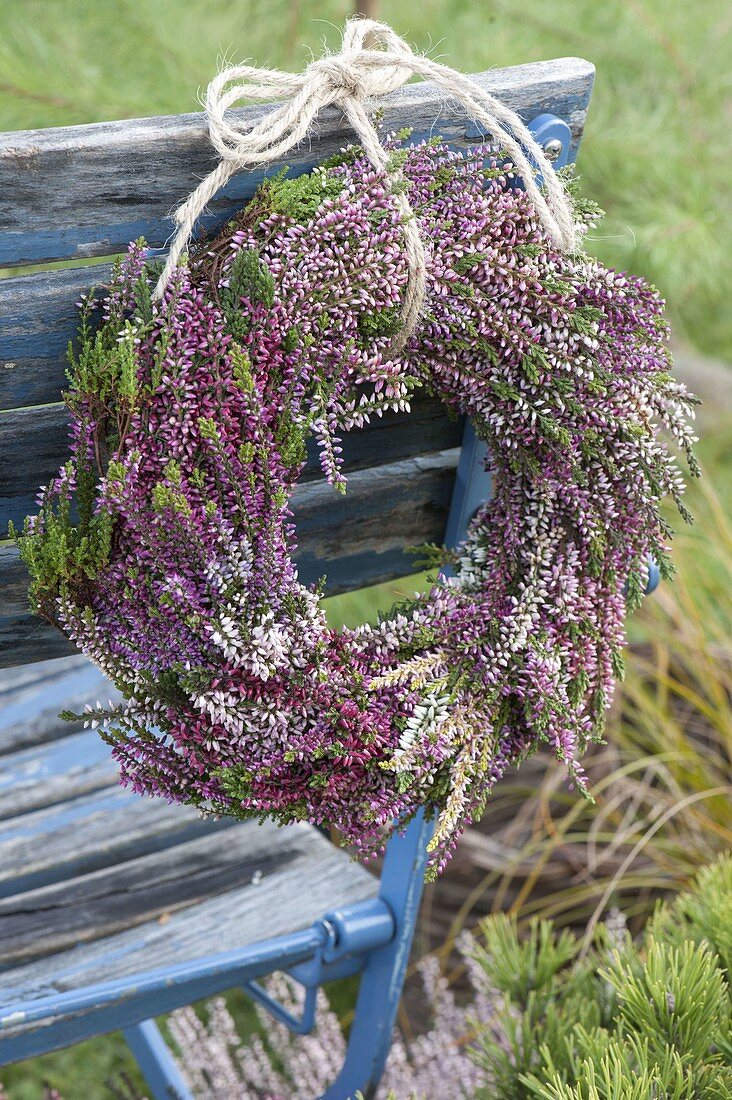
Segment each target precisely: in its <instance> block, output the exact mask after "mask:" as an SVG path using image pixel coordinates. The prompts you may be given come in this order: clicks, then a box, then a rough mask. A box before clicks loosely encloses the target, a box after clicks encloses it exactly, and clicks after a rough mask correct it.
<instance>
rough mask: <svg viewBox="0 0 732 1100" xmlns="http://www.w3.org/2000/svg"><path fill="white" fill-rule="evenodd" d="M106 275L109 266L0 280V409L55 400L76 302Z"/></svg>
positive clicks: (75, 322) (75, 327)
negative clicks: (0, 333) (0, 323)
mask: <svg viewBox="0 0 732 1100" xmlns="http://www.w3.org/2000/svg"><path fill="white" fill-rule="evenodd" d="M109 273H110V265H109V264H98V265H97V264H95V265H94V266H86V267H73V268H66V269H62V270H60V271H43V272H38V273H37V274H35V275H24V276H22V277H17V278H14V279H0V317H2V319H3V323H2V335H1V336H0V409H19V408H22V407H23V406H24V405H43V404H46V403H48V402H52V401H59V400H60V397H61V391H62V390H63V389H64V388H65V387H66V385H67V382H66V377H65V371H66V366H67V359H66V349H67V347H68V343H69V340H75V339H76V336H77V333H78V329H79V311H78V309H77V307H76V303H77V302H78V300H79V297H80V296H81V295H82V294H86V293H88V292H89V291H90V290H91V288H92V287H100V288H101V287H102V286H103V285H104V284H105V283H107V282H108V280H109Z"/></svg>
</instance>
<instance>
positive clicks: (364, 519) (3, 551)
mask: <svg viewBox="0 0 732 1100" xmlns="http://www.w3.org/2000/svg"><path fill="white" fill-rule="evenodd" d="M458 455H459V451H458V450H456V449H451V450H449V451H444V452H439V453H437V454H432V455H425V456H422V457H419V458H412V459H405V460H404V461H401V462H395V463H391V464H389V465H388V466H380V467H375V468H371V469H367V470H357V471H355V472H354V473H352V474H351V475H350V476H349V479H348V492H347V493H346V495H345V497H340V496H339V495H338V494H336V493H335V491H334V490H333V489H331V488H330V486H328V485H326V484H324V483H322V482H320V483H319V482H314V483H311V484H309V485H302V486H299V487H298V488H297V490H296V491H295V494H294V495H293V498H292V503H293V508H294V510H295V520H296V523H297V527H298V530H299V533H300V539H299V542H300V549H299V552H298V554H297V560H298V562H299V564H300V570H301V577H302V580H303V581H304V582H305V583H311V582H312V581H316V580H318V578H319V577H320V576H322V574H323V573H325V574H326V575H327V577H328V578H329V580H328V585H327V589H326V590H327V592H328V593H329V594H331V595H333V594H335V593H338V592H345V591H348V590H350V589H353V588H359V587H362V586H363V585H366V584H377V583H379V582H381V581H387V580H391V579H392V578H394V577H401V576H406V575H408V574H409V573H411V572H413V571H414V565H413V559H412V557H411V556H410V555H408V554H405V553H404V550H403V547H404V546H410V545H416V544H419V543H421V542H440V541H441V540H442V539H443V537H444V533H445V523H446V520H447V513H448V510H449V507H450V498H451V494H452V486H453V482H454V479H455V469H456V467H457V460H458ZM0 582H1V587H0V667H2V666H5V667H7V666H11V665H15V664H23V663H24V662H27V661H40V660H45V659H47V658H51V657H59V656H64V655H66V654H68V653H70V652H72V651H73V650H72V648H71V646H70V645H69V643H67V642H66V641H65V639H64V638H63V637H62V636H61V635H60V634H59V633H58V632H57V631H55V630H53V629H52V628H51V627H47V626H46V625H45V624H44V623H42V622H41V621H40V620H39V619H36V618H34V617H33V616H31V614H30V613H29V611H28V610H27V606H28V604H27V584H28V578H27V573H26V570H25V566H24V565H23V563H22V562H21V561H20V559H19V558H18V552H17V550H16V549H15V547H14V546H13V545H10V544H8V543H6V544H4V545H0Z"/></svg>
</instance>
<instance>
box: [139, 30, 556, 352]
mask: <svg viewBox="0 0 732 1100" xmlns="http://www.w3.org/2000/svg"><path fill="white" fill-rule="evenodd" d="M367 39H368V44H367ZM413 75H418V76H421V77H423V78H424V79H426V80H431V81H433V82H434V83H435V84H437V85H438V86H439V87H440V88H442V89H443V90H444V91H445V92H447V93H448V95H449V96H450V97H451V98H453V99H455V100H457V101H458V102H459V103H460V104H461V105H462V107H464V109H465V111H466V113H467V114H468V115H469V116H470V118H472V119H473V120H474V121H475V122H477V123H479V124H480V125H481V126H482V127H483V128H484V129H485V131H486V132H487V133H490V134H491V135H492V136H493V138H494V139H495V140H496V141H497V142H498V144H499V145H500V146H501V147H502V148H503V149H505V151H506V152H507V153H508V154H509V156H510V157H511V160H512V162H513V164H514V166H515V167H516V169H517V170H518V171H519V173H520V174H521V176H522V178H523V182H524V187H525V189H526V192H527V194H528V195H529V197H530V198H531V201H532V202H533V205H534V209H535V210H536V212H537V215H538V217H539V218H540V220H541V222H542V224H543V225H544V227H545V228H546V230H547V232H548V233H549V235H550V236H551V237H552V238H553V240H554V241H555V243H556V244H557V245H558V247H559V248H561V249H564V250H566V251H572V250H573V248H574V247H575V245H576V229H575V224H574V218H573V215H572V208H571V205H570V202H569V199H568V197H567V194H566V192H565V190H564V188H563V186H562V184H561V182H560V180H559V178H558V177H557V174H556V172H555V171H554V168H553V167H552V164H551V162H550V161H549V160H548V158H547V156H546V154H545V153H544V151H543V149H542V148H541V146H539V145H538V144H537V142H536V141H535V140H534V138H533V136H532V134H531V132H530V131H529V129H528V128H527V127H526V126H525V125H524V123H523V122H522V121H521V119H520V118H519V116H518V115H517V114H516V112H515V111H512V110H511V109H510V108H509V107H506V106H505V105H504V104H502V103H501V102H500V101H499V100H497V99H496V98H495V97H494V96H492V95H490V93H489V92H486V91H485V90H484V89H482V88H480V87H478V85H477V84H475V83H474V82H473V81H472V80H469V79H468V77H466V76H464V75H463V74H462V73H460V72H457V71H456V70H455V69H451V68H449V67H448V66H447V65H440V64H439V63H438V62H436V61H432V60H430V59H429V58H427V57H423V56H421V55H419V54H415V53H414V52H413V50H412V49H411V47H410V46H409V45H408V43H407V42H405V41H404V39H403V38H400V37H399V35H398V34H396V33H395V31H393V30H392V29H391V27H389V26H387V25H386V24H385V23H378V22H376V21H375V20H373V19H358V18H357V19H349V20H348V22H347V23H346V26H345V30H344V32H343V48H342V50H341V52H340V53H339V54H333V55H327V56H325V57H321V58H319V59H318V60H317V61H313V62H311V63H310V65H308V67H307V68H306V69H305V71H304V72H303V73H284V72H279V71H277V70H273V69H259V68H256V67H254V66H252V65H232V66H230V67H229V68H226V69H224V70H223V71H222V72H220V73H219V74H218V75H217V76H216V77H214V79H213V80H212V81H211V83H210V84H209V86H208V90H207V92H206V116H207V118H208V127H209V134H210V137H211V143H212V144H213V146H214V148H215V149H216V151H217V152H218V154H219V156H220V157H221V160H220V162H219V164H218V165H217V167H216V168H214V170H213V172H211V173H210V174H209V175H208V176H206V178H205V179H204V180H203V181H202V182H201V183H200V184H199V186H198V187H197V188H196V190H195V191H193V192H192V194H191V195H189V197H188V198H187V199H186V201H185V202H184V203H183V204H182V205H181V206H180V207H179V208H178V210H177V211H176V212H175V215H174V216H175V220H176V222H177V223H178V229H177V231H176V234H175V237H174V238H173V241H172V244H171V247H170V252H169V253H168V259H167V262H166V264H165V267H164V268H163V271H162V274H161V275H160V278H159V280H158V283H157V286H156V287H155V292H154V297H155V298H160V297H161V295H162V294H163V291H164V290H165V287H166V286H167V284H168V280H169V279H170V276H171V274H172V272H173V269H174V268H175V266H176V265H177V263H178V261H179V259H180V257H181V255H182V253H183V252H184V251H185V249H186V246H187V244H188V242H189V240H190V238H191V234H192V232H193V228H194V226H195V223H196V221H197V219H198V218H199V217H200V215H201V214H202V213H203V211H204V210H205V208H206V206H207V204H208V203H209V202H210V200H211V199H212V198H213V197H214V195H215V194H216V193H217V192H218V191H219V190H220V189H221V188H222V187H223V186H224V185H225V184H226V183H227V182H228V181H229V180H230V179H231V177H232V176H233V175H234V174H235V173H236V172H238V171H239V169H240V168H251V167H254V166H255V165H258V164H271V163H272V162H273V161H277V160H280V159H281V158H282V157H284V155H285V154H286V153H288V152H289V151H290V149H292V148H293V147H294V146H295V145H298V144H299V143H300V142H301V141H303V139H304V138H305V137H306V136H307V133H308V131H309V130H310V127H311V126H312V124H313V122H314V121H315V119H316V118H317V116H318V113H319V112H320V111H321V110H322V108H323V107H329V106H338V107H340V108H341V109H342V110H343V112H344V113H345V115H346V117H347V119H348V122H349V123H350V125H351V127H352V128H353V129H354V130H355V132H356V134H357V135H358V138H359V141H360V143H361V146H362V148H363V151H364V153H365V154H366V156H367V157H368V159H369V161H370V162H371V164H372V165H373V166H374V168H375V169H377V171H383V172H384V173H385V174H386V175H387V176H388V177H389V178H390V181H391V183H392V185H393V184H394V183H396V182H397V181H398V180H399V179H400V176H401V173H400V172H399V170H398V169H395V168H393V167H392V166H390V158H389V154H388V153H387V151H386V150H385V149H384V147H383V146H382V144H381V142H380V140H379V135H378V133H377V131H376V129H375V127H374V124H373V123H372V122H371V120H370V119H369V117H368V114H367V110H366V105H367V103H368V102H369V101H370V100H374V99H378V98H379V97H381V96H385V95H387V94H388V93H389V92H393V91H396V89H397V88H400V87H401V86H402V85H403V84H405V83H406V82H407V81H408V80H409V78H410V77H411V76H413ZM253 99H255V100H256V99H261V100H282V102H281V103H280V104H279V106H277V107H274V108H273V110H272V111H271V112H270V113H269V114H267V115H266V116H265V117H264V118H262V119H261V120H260V121H259V122H258V123H257V124H256V125H255V126H253V127H252V128H251V129H249V130H245V131H241V130H237V129H235V128H234V127H233V126H232V125H231V124H230V123H229V122H228V121H227V118H226V112H227V110H228V109H229V108H230V107H233V106H234V104H235V103H237V102H239V101H240V100H253ZM527 152H528V153H530V155H531V157H532V159H533V161H534V164H533V165H532V164H531V161H530V160H529V157H528V155H527ZM537 169H538V170H539V171H540V172H541V174H542V177H543V180H544V187H545V192H546V193H545V194H542V192H541V190H540V189H539V186H538V185H537V183H536V179H535V173H536V171H537ZM393 197H394V201H395V203H396V204H397V207H398V209H399V211H400V213H401V215H402V220H403V223H404V247H405V254H406V258H407V264H408V272H409V278H408V282H407V288H406V292H405V297H404V302H403V305H402V312H401V330H400V332H399V334H398V336H397V337H396V339H395V341H394V346H395V348H396V349H397V350H398V349H399V348H401V347H403V346H404V344H405V343H406V341H407V340H408V339H409V337H410V335H411V334H412V332H413V331H414V329H415V326H416V325H417V322H418V320H419V315H420V311H421V309H422V306H423V304H424V299H425V291H426V285H427V264H426V256H425V248H424V243H423V241H422V238H421V236H420V232H419V226H418V224H417V219H416V218H415V217H414V212H413V210H412V208H411V206H410V205H409V199H408V198H407V195H406V189H405V188H399V189H395V191H394V195H393Z"/></svg>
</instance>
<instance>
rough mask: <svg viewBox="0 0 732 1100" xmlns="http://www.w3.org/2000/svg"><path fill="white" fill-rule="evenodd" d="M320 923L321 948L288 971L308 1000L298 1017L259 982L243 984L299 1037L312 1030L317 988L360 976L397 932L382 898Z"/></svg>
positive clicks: (363, 903) (351, 907)
mask: <svg viewBox="0 0 732 1100" xmlns="http://www.w3.org/2000/svg"><path fill="white" fill-rule="evenodd" d="M387 858H388V857H387ZM392 858H393V855H392ZM382 889H383V880H382ZM320 923H321V925H322V927H323V931H324V933H325V937H324V940H323V944H322V946H321V947H320V948H319V949H318V951H317V952H316V953H315V955H314V956H313V958H312V959H310V960H309V961H308V962H307V963H302V964H301V965H300V966H297V967H293V968H291V969H290V971H289V973H290V976H291V977H293V978H295V979H296V980H297V981H298V982H299V983H300V985H302V986H303V988H304V990H305V1001H304V1004H303V1007H302V1011H301V1014H300V1016H299V1017H298V1016H295V1015H294V1014H293V1013H292V1012H290V1011H289V1009H287V1008H285V1007H284V1005H282V1004H280V1002H279V1001H277V1000H275V998H274V997H272V996H271V995H270V994H269V993H268V992H267V990H266V989H263V988H262V986H261V985H259V984H258V983H257V982H255V981H250V982H246V983H245V985H244V989H245V990H246V992H247V993H248V994H249V996H250V997H252V998H253V999H254V1000H256V1001H258V1002H259V1003H260V1004H261V1005H263V1006H264V1007H265V1008H266V1009H267V1010H268V1011H269V1012H270V1013H271V1014H272V1015H273V1016H274V1017H275V1018H276V1019H278V1020H279V1021H280V1022H281V1023H283V1024H285V1026H286V1027H288V1028H289V1029H290V1031H292V1032H294V1033H295V1034H296V1035H307V1033H308V1032H309V1031H312V1028H313V1025H314V1023H315V1007H316V999H317V992H318V988H319V987H320V986H321V985H323V983H324V982H326V981H335V979H336V978H342V977H345V976H346V974H349V973H357V972H358V970H360V969H361V967H362V965H363V960H364V958H365V957H367V956H368V955H369V953H370V952H372V951H374V950H375V949H376V948H378V947H382V946H386V945H387V944H389V943H390V942H391V941H392V940H393V939H394V937H395V934H397V932H398V930H397V925H396V922H395V919H394V914H393V912H392V910H391V909H390V908H389V906H388V905H387V904H386V902H385V900H384V898H383V897H382V896H381V895H380V896H379V897H378V898H369V899H368V900H367V901H362V902H360V903H358V904H357V905H352V906H349V907H348V908H347V909H339V910H336V911H334V912H331V913H326V915H325V916H324V917H323V920H322V921H321V922H320ZM354 962H355V963H356V964H357V965H356V968H355V969H354V968H353V966H351V965H349V964H351V963H354ZM341 963H346V964H347V965H346V966H345V967H343V966H341V965H339V964H341Z"/></svg>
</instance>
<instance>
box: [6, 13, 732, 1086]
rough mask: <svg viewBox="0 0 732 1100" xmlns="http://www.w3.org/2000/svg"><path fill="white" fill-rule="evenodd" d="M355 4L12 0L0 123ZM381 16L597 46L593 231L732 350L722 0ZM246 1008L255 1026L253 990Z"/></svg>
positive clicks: (102, 1067) (388, 598)
mask: <svg viewBox="0 0 732 1100" xmlns="http://www.w3.org/2000/svg"><path fill="white" fill-rule="evenodd" d="M352 8H353V5H352V4H350V3H346V2H342V0H317V2H316V0H3V4H2V6H0V129H7V130H12V129H24V128H33V127H42V126H57V125H67V124H73V123H81V122H92V121H99V120H104V119H113V118H125V117H134V116H144V115H154V114H160V113H177V112H181V111H190V110H196V109H198V106H199V97H200V95H201V94H202V92H203V91H204V89H205V86H206V84H207V82H208V80H209V79H210V78H211V76H212V75H213V73H214V72H215V70H216V68H217V65H218V63H219V61H220V59H221V58H222V56H224V55H225V56H226V57H227V59H229V60H237V61H242V60H245V59H252V60H254V61H255V62H256V63H259V64H270V65H275V66H281V67H286V68H300V67H301V66H303V65H304V64H305V63H306V62H307V61H308V59H309V58H310V56H311V53H312V52H314V53H316V54H317V53H319V52H320V50H321V48H322V45H323V43H325V44H327V46H328V47H330V48H331V49H335V48H336V47H337V45H338V41H339V31H338V27H339V26H340V25H341V24H342V22H343V19H344V17H346V16H347V15H348V14H350V13H351V11H352ZM378 15H379V17H381V18H384V19H386V20H387V21H389V22H390V23H392V25H393V26H394V27H395V29H396V30H397V31H398V32H400V33H402V34H404V35H405V36H406V37H407V38H408V39H409V40H410V41H411V42H412V43H414V45H415V46H416V47H418V48H420V49H422V50H424V51H427V52H428V53H429V54H430V55H431V56H433V57H435V58H438V59H440V60H443V61H445V62H447V63H450V64H454V65H456V66H459V67H460V68H462V69H464V70H466V71H478V70H482V69H487V68H491V67H497V66H503V65H511V64H519V63H521V62H525V61H533V60H540V59H543V58H550V57H558V56H562V55H579V56H583V57H585V58H587V59H589V60H591V61H593V62H594V63H595V65H596V66H597V82H596V86H595V92H594V97H593V102H592V106H591V110H590V116H589V120H588V125H587V131H586V136H585V140H584V144H583V148H582V151H581V155H580V168H581V171H582V175H583V178H584V183H585V188H586V190H587V191H588V193H589V194H591V195H592V196H593V197H594V198H596V199H597V200H598V201H599V202H600V203H601V204H602V206H603V207H604V208H605V209H606V211H607V217H606V219H605V221H604V222H603V223H602V224H601V226H600V227H599V228H598V230H597V231H596V232H595V234H594V235H593V238H592V240H591V245H590V247H591V248H592V250H593V251H594V252H595V253H596V254H597V255H598V256H599V257H600V258H601V259H602V260H603V261H604V262H606V263H608V264H610V265H613V266H620V267H623V268H625V269H626V270H629V271H632V272H636V273H638V274H642V275H645V276H646V277H648V278H650V279H651V280H652V281H653V282H655V283H656V284H657V285H658V286H659V288H660V289H661V291H662V293H663V294H664V295H665V296H666V297H667V299H668V301H669V308H670V312H671V316H672V318H673V322H674V326H675V330H676V333H677V335H679V336H681V337H683V338H685V339H688V340H689V341H690V342H692V343H693V344H694V345H696V346H697V347H698V348H699V349H700V350H702V351H705V352H707V353H711V354H713V355H715V356H717V357H719V358H721V359H725V360H728V361H729V360H732V320H731V317H730V310H729V306H728V302H729V298H730V289H731V287H732V277H731V276H732V248H731V244H732V235H731V234H730V228H731V223H732V209H731V201H730V196H731V194H732V190H731V189H730V185H729V179H730V174H731V173H730V168H731V161H732V152H731V150H730V143H729V124H730V118H731V116H732V106H731V104H730V80H731V78H730V72H731V71H732V65H731V64H730V61H731V60H732V56H731V55H732V37H731V36H732V10H731V9H730V7H729V3H728V0H705V2H704V3H703V4H702V5H699V4H693V3H690V2H686V0H604V2H600V0H521V2H520V3H515V2H513V0H381V3H380V4H379V5H378ZM100 182H101V181H100ZM0 201H1V199H0ZM38 218H39V219H42V218H43V210H39V211H38ZM726 437H727V440H729V433H728V432H727V433H726ZM713 450H714V454H715V457H714V460H713V464H712V468H713V470H715V471H716V472H717V473H718V475H719V479H720V480H724V481H725V482H726V481H727V480H728V474H729V472H730V468H731V466H732V459H731V457H730V454H729V449H726V450H725V449H724V448H722V449H721V450H720V447H719V446H717V447H716V448H714V449H713ZM710 457H711V456H710ZM415 581H416V579H415ZM413 587H414V585H413V584H412V582H411V581H401V582H399V583H396V584H391V585H386V586H380V587H379V588H378V589H376V590H365V591H364V592H363V593H356V594H354V595H351V596H349V597H347V598H339V599H337V600H334V601H328V611H329V616H330V618H331V621H332V622H333V623H334V625H338V624H341V623H344V622H348V623H350V624H354V623H356V622H359V621H364V620H365V619H367V618H371V617H373V614H374V611H375V608H376V607H377V606H378V605H381V606H389V605H390V603H391V602H392V600H393V598H394V596H395V595H402V594H404V593H408V592H409V591H410V590H411V589H412V588H413ZM349 995H350V994H349V989H348V987H347V988H346V989H345V990H343V991H342V992H341V993H340V994H337V995H336V1000H338V998H339V997H340V998H341V1001H342V1003H343V1005H344V1006H345V1005H347V1003H348V997H349ZM236 1010H237V1014H238V1015H239V1019H240V1023H241V1026H242V1030H243V1031H245V1030H246V1028H247V1026H248V1025H249V1024H250V1023H251V1012H250V1011H249V1010H248V1009H247V1008H246V1007H245V1004H244V1001H243V998H242V999H241V1000H239V999H237V1001H236ZM121 1069H125V1070H126V1071H127V1072H129V1073H130V1075H131V1077H132V1079H133V1080H134V1081H136V1082H138V1083H139V1084H141V1081H140V1079H139V1075H137V1073H136V1070H135V1067H134V1064H133V1063H132V1059H131V1058H130V1056H129V1054H128V1053H127V1051H126V1048H125V1046H124V1043H123V1042H122V1040H121V1038H119V1037H109V1038H105V1039H101V1040H95V1041H93V1042H89V1043H85V1044H82V1045H80V1046H78V1047H76V1048H73V1049H71V1050H67V1051H63V1052H60V1053H58V1054H55V1055H50V1056H46V1057H44V1058H39V1059H36V1060H34V1062H32V1063H27V1064H24V1065H21V1066H15V1067H7V1068H6V1069H4V1070H0V1080H3V1081H4V1082H5V1084H6V1086H7V1087H8V1088H9V1095H10V1097H11V1100H37V1098H38V1097H39V1095H40V1090H41V1085H42V1082H43V1081H44V1080H45V1079H49V1080H51V1081H52V1082H53V1083H54V1084H55V1085H56V1087H58V1088H60V1089H61V1090H62V1092H63V1093H64V1096H65V1098H66V1100H76V1098H78V1097H84V1098H86V1100H97V1098H99V1100H102V1098H104V1097H108V1096H110V1095H111V1094H110V1093H109V1091H108V1090H107V1088H106V1086H105V1081H106V1080H107V1079H108V1078H109V1077H110V1076H111V1075H113V1074H117V1073H118V1072H119V1071H120V1070H121Z"/></svg>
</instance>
